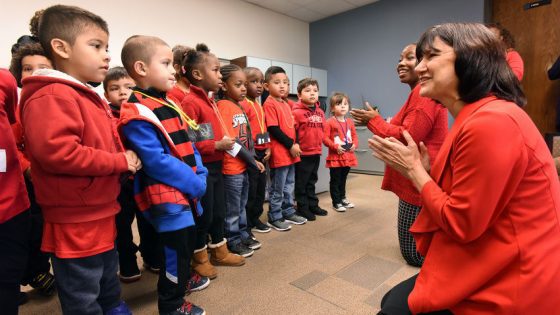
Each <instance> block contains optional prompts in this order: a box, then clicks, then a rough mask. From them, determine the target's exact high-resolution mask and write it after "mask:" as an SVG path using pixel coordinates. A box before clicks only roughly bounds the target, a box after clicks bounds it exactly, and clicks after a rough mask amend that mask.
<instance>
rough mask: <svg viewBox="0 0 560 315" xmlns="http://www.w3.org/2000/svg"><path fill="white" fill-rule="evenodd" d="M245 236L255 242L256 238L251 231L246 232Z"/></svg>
mask: <svg viewBox="0 0 560 315" xmlns="http://www.w3.org/2000/svg"><path fill="white" fill-rule="evenodd" d="M269 229H270V228H269ZM247 234H249V237H250V238H251V239H253V240H255V241H256V240H257V238H256V237H255V234H253V232H252V231H251V230H249V231H247Z"/></svg>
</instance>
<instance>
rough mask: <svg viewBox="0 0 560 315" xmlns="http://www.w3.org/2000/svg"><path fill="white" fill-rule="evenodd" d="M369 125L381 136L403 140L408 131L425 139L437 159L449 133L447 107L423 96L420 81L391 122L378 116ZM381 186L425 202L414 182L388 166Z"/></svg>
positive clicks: (408, 199) (407, 198)
mask: <svg viewBox="0 0 560 315" xmlns="http://www.w3.org/2000/svg"><path fill="white" fill-rule="evenodd" d="M367 127H368V129H369V130H371V132H373V133H374V134H376V135H378V136H380V137H393V138H396V139H399V140H400V141H403V142H404V138H403V136H402V132H403V131H404V130H406V131H408V132H409V133H410V135H411V136H412V138H413V139H414V141H416V143H420V141H423V142H424V144H425V145H426V147H427V148H428V154H429V155H430V162H431V163H433V161H434V160H435V158H436V155H437V153H438V151H439V148H440V147H441V144H442V143H443V140H444V139H445V136H446V135H447V129H448V126H447V110H445V108H444V107H443V106H441V105H439V104H438V103H436V102H435V101H433V100H432V99H429V98H427V97H422V96H420V85H417V86H416V87H415V88H414V89H412V91H411V92H410V94H409V96H408V99H407V100H406V103H404V105H403V106H402V107H401V109H400V110H399V112H398V113H397V114H396V115H395V117H393V119H391V122H390V123H387V122H386V121H385V120H384V119H383V118H382V117H381V116H376V117H375V118H373V119H372V120H370V121H369V123H368V125H367ZM381 188H382V189H384V190H389V191H392V192H394V193H395V194H396V195H397V196H398V197H399V198H400V199H402V200H404V201H406V202H408V203H410V204H413V205H416V206H420V205H421V203H422V201H421V198H420V193H419V192H418V190H416V188H415V187H414V186H413V185H412V183H411V182H410V181H409V180H408V179H406V178H405V177H403V176H402V175H401V174H400V173H399V172H397V171H395V170H394V169H392V168H390V167H388V166H386V167H385V175H384V176H383V183H382V184H381Z"/></svg>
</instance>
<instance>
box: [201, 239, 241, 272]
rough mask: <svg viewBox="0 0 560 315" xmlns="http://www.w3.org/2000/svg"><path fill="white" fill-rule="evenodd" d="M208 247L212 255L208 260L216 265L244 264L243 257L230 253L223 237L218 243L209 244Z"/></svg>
mask: <svg viewBox="0 0 560 315" xmlns="http://www.w3.org/2000/svg"><path fill="white" fill-rule="evenodd" d="M208 247H210V252H211V255H212V256H211V257H210V261H211V262H212V264H214V265H216V266H242V265H244V264H245V258H243V257H242V256H239V255H237V254H233V253H230V251H229V250H228V248H227V244H226V239H225V238H224V240H223V241H221V242H220V243H218V244H209V245H208Z"/></svg>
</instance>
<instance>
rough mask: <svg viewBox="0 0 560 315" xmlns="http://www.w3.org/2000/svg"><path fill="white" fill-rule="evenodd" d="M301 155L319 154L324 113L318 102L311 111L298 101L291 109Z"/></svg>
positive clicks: (321, 145)
mask: <svg viewBox="0 0 560 315" xmlns="http://www.w3.org/2000/svg"><path fill="white" fill-rule="evenodd" d="M292 113H293V115H294V120H295V125H296V126H295V127H296V132H297V135H298V142H299V147H300V149H301V155H315V154H321V153H322V149H323V128H324V124H325V112H323V110H322V109H321V108H320V107H319V102H317V103H316V104H315V107H314V108H313V109H311V108H309V107H307V105H305V104H303V103H302V102H301V101H298V102H296V103H295V104H294V106H293V107H292Z"/></svg>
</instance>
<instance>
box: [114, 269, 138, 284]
mask: <svg viewBox="0 0 560 315" xmlns="http://www.w3.org/2000/svg"><path fill="white" fill-rule="evenodd" d="M141 277H142V273H141V272H140V270H138V269H136V271H134V272H132V273H130V274H128V273H126V272H123V271H122V270H120V271H119V279H120V280H121V282H122V283H132V282H136V281H138V280H140V278H141Z"/></svg>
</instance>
